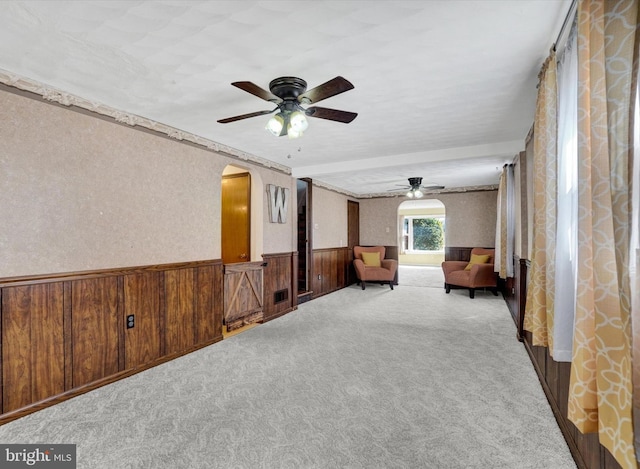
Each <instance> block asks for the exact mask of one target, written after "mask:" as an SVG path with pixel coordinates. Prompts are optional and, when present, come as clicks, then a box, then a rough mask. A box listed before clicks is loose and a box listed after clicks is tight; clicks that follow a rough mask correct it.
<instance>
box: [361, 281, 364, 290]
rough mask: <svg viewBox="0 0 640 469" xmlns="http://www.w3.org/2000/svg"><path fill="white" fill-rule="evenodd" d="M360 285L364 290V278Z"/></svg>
mask: <svg viewBox="0 0 640 469" xmlns="http://www.w3.org/2000/svg"><path fill="white" fill-rule="evenodd" d="M361 285H362V289H363V290H364V280H363V281H362V283H361Z"/></svg>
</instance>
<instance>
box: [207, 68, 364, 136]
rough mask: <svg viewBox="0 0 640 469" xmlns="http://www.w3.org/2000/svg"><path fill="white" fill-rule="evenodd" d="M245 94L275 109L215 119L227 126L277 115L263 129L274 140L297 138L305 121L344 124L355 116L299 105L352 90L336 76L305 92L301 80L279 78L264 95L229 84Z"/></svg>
mask: <svg viewBox="0 0 640 469" xmlns="http://www.w3.org/2000/svg"><path fill="white" fill-rule="evenodd" d="M231 84H232V85H233V86H235V87H236V88H240V89H241V90H243V91H246V92H247V93H251V94H252V95H254V96H257V97H258V98H261V99H264V100H265V101H269V102H271V103H274V104H275V105H276V108H275V109H271V110H268V111H257V112H251V113H249V114H242V115H239V116H234V117H228V118H226V119H219V120H218V122H219V123H221V124H228V123H229V122H235V121H239V120H242V119H248V118H250V117H257V116H263V115H266V114H271V113H273V112H276V111H278V113H277V114H276V115H275V116H273V117H272V118H271V119H269V122H267V126H266V129H267V130H269V131H270V132H271V133H272V134H274V135H276V136H283V135H288V136H289V138H297V137H300V136H301V135H302V133H303V132H304V131H305V130H306V129H307V127H308V125H309V124H308V122H307V119H306V118H307V117H317V118H320V119H327V120H331V121H336V122H343V123H345V124H348V123H349V122H351V121H352V120H353V119H355V118H356V116H357V115H358V114H357V113H355V112H349V111H340V110H337V109H329V108H325V107H319V106H312V107H309V108H306V109H305V108H303V107H302V105H303V104H304V105H307V104H314V103H317V102H318V101H321V100H323V99H327V98H330V97H332V96H335V95H337V94H340V93H344V92H345V91H349V90H352V89H353V88H354V86H353V85H352V84H351V83H350V82H349V81H348V80H346V79H344V78H342V77H340V76H338V77H335V78H333V79H332V80H329V81H328V82H326V83H323V84H322V85H319V86H316V87H315V88H312V89H310V90H308V91H307V82H306V81H304V80H303V79H302V78H296V77H280V78H276V79H275V80H272V81H271V83H269V90H270V91H267V90H265V89H263V88H261V87H259V86H258V85H256V84H254V83H252V82H250V81H236V82H233V83H231Z"/></svg>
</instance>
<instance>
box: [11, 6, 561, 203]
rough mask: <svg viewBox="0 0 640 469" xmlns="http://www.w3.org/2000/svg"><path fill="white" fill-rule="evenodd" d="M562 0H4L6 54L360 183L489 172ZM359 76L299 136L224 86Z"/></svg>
mask: <svg viewBox="0 0 640 469" xmlns="http://www.w3.org/2000/svg"><path fill="white" fill-rule="evenodd" d="M570 4H571V0H496V1H485V0H441V1H440V0H424V1H420V0H412V1H398V0H394V1H382V0H372V1H367V0H358V1H346V0H338V1H320V0H314V1H302V0H296V1H244V0H232V1H217V0H216V1H184V0H174V1H96V0H94V1H84V2H81V1H53V0H48V1H4V2H2V4H1V8H0V69H3V70H5V71H7V72H10V73H12V74H16V75H19V76H22V77H26V78H29V79H31V80H34V81H37V82H40V83H43V84H45V85H46V86H49V87H52V88H55V89H58V90H62V91H64V92H67V93H72V94H74V95H76V96H79V97H82V98H85V99H88V100H91V101H96V102H100V103H103V104H105V105H108V106H110V107H112V108H115V109H118V110H122V111H125V112H128V113H132V114H135V115H137V116H142V117H146V118H149V119H152V120H155V121H158V122H160V123H163V124H166V125H169V126H171V127H175V128H176V129H179V130H181V131H184V132H189V133H192V134H195V135H198V136H201V137H204V138H206V139H209V140H212V141H214V142H218V143H220V144H222V145H225V146H228V147H231V148H234V149H238V150H240V151H242V152H246V153H248V154H250V155H255V156H256V157H258V158H260V159H266V160H269V161H273V162H276V163H278V164H279V165H284V166H286V167H288V168H291V171H292V174H293V175H294V176H296V177H310V178H313V179H314V181H318V182H320V183H322V184H324V185H328V186H330V187H336V188H340V189H343V190H345V191H348V192H349V193H352V194H356V195H359V196H360V195H361V196H368V195H371V194H376V193H384V194H388V192H387V191H390V190H394V189H398V188H399V187H398V185H403V184H407V178H409V177H423V184H425V185H430V184H437V185H444V186H446V187H447V188H448V189H450V188H458V187H468V186H480V185H493V184H497V183H498V179H499V174H500V171H501V168H502V165H503V164H504V163H507V162H511V161H512V159H513V157H514V155H515V154H516V153H517V152H518V151H521V150H522V149H523V147H524V140H525V137H526V135H527V133H528V131H529V129H530V127H531V123H532V121H533V114H534V107H535V99H536V83H537V74H538V72H539V70H540V66H541V64H542V62H543V61H544V59H545V58H546V56H547V55H548V53H549V49H550V48H551V47H552V45H553V42H554V41H555V40H556V39H557V35H558V33H559V31H560V29H561V26H562V23H563V21H564V19H565V16H566V14H567V12H568V10H569V7H570ZM338 75H339V76H343V77H344V78H346V79H347V80H349V81H350V82H351V83H353V85H354V86H355V89H353V90H351V91H348V92H346V93H343V94H340V95H337V96H334V97H332V98H329V99H326V100H324V101H322V102H321V103H319V106H323V107H329V108H334V109H342V110H346V111H352V112H357V113H358V117H357V118H356V119H355V120H354V121H353V122H351V123H350V124H343V123H339V122H332V121H328V120H324V119H313V118H312V119H309V121H310V126H309V129H308V130H307V131H306V132H305V135H304V136H303V137H302V138H300V139H297V140H290V139H288V138H287V137H273V136H272V135H270V134H268V133H267V132H266V131H265V130H264V125H265V123H266V121H267V120H268V118H269V117H270V116H260V117H254V118H251V119H245V120H242V121H237V122H234V123H229V124H219V123H217V122H216V121H217V120H218V119H221V118H225V117H231V116H235V115H239V114H246V113H249V112H254V111H261V110H269V109H271V108H273V105H272V104H271V103H267V102H266V101H263V100H261V99H259V98H257V97H255V96H253V95H251V94H249V93H246V92H244V91H242V90H239V89H237V88H235V87H233V86H231V84H230V83H231V82H234V81H251V82H253V83H255V84H256V85H258V86H260V87H262V88H264V89H268V85H269V82H270V81H271V80H272V79H274V78H276V77H280V76H297V77H300V78H303V79H304V80H306V81H307V83H308V88H309V89H311V88H313V87H315V86H317V85H320V84H321V83H324V82H326V81H328V80H330V79H332V78H334V77H335V76H338Z"/></svg>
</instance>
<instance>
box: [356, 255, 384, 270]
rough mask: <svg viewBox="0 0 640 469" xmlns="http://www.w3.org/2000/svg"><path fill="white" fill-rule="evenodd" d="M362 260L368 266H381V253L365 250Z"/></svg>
mask: <svg viewBox="0 0 640 469" xmlns="http://www.w3.org/2000/svg"><path fill="white" fill-rule="evenodd" d="M361 255H362V262H364V265H365V266H367V267H380V265H381V264H380V253H379V252H363V253H361Z"/></svg>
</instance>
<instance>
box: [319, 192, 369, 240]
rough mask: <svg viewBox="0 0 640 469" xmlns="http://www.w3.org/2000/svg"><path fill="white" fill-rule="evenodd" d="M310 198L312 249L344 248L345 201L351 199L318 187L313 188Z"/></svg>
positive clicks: (345, 235) (346, 217)
mask: <svg viewBox="0 0 640 469" xmlns="http://www.w3.org/2000/svg"><path fill="white" fill-rule="evenodd" d="M312 198H313V200H312V209H313V212H312V213H313V222H312V229H313V234H312V236H313V249H324V248H335V247H344V246H346V245H347V234H348V227H347V222H348V210H347V200H352V199H350V198H349V197H347V196H345V195H343V194H338V193H336V192H333V191H330V190H327V189H324V188H322V187H318V186H313V196H312ZM360 216H362V214H361V215H360Z"/></svg>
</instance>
